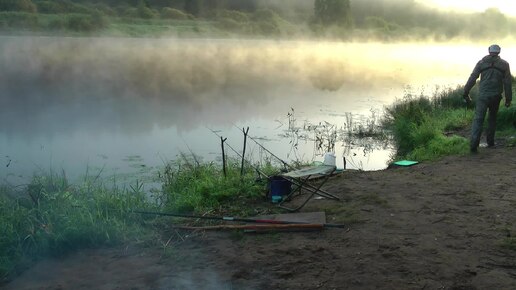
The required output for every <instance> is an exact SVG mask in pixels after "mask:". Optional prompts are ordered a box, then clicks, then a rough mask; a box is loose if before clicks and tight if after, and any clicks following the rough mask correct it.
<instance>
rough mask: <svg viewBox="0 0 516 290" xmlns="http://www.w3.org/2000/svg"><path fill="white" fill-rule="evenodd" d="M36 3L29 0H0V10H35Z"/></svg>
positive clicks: (33, 11) (32, 11)
mask: <svg viewBox="0 0 516 290" xmlns="http://www.w3.org/2000/svg"><path fill="white" fill-rule="evenodd" d="M36 10H37V9H36V5H34V3H32V1H31V0H2V1H0V11H22V12H30V13H35V12H36Z"/></svg>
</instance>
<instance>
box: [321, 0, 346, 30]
mask: <svg viewBox="0 0 516 290" xmlns="http://www.w3.org/2000/svg"><path fill="white" fill-rule="evenodd" d="M314 16H315V21H316V23H318V24H322V25H324V26H329V25H337V26H345V27H347V26H350V25H351V24H352V18H351V5H350V2H349V0H315V2H314Z"/></svg>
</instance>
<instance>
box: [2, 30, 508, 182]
mask: <svg viewBox="0 0 516 290" xmlns="http://www.w3.org/2000/svg"><path fill="white" fill-rule="evenodd" d="M487 45H488V44H485V45H483V44H482V45H479V44H471V43H470V44H466V43H464V44H452V43H448V44H444V43H396V44H387V43H374V42H366V43H357V42H354V43H344V42H332V41H278V40H244V39H241V40H213V39H203V40H200V39H128V38H127V39H126V38H68V37H1V38H0V67H1V68H2V73H1V74H0V86H1V87H2V90H1V91H0V154H1V158H2V159H1V160H0V162H3V164H4V165H5V166H1V167H0V175H1V176H10V177H9V179H12V178H14V177H15V176H16V180H17V179H23V178H25V177H27V176H30V175H31V173H32V172H33V171H34V170H36V169H37V170H38V171H39V170H41V169H48V168H53V169H54V170H60V169H64V170H65V171H66V172H67V173H68V174H69V175H70V176H77V175H80V174H84V172H85V171H86V168H87V167H88V166H91V167H96V168H104V167H106V168H109V169H112V170H118V169H120V170H125V169H131V168H132V169H135V168H136V169H137V171H138V170H140V169H142V168H143V169H149V170H150V169H152V168H153V167H154V166H158V165H160V164H163V162H165V160H170V159H174V158H175V156H176V155H177V154H178V152H190V151H191V152H193V153H196V154H199V155H201V156H204V157H206V158H208V159H213V158H215V157H216V156H219V155H220V153H219V152H218V151H219V148H220V144H219V143H220V140H219V138H218V137H217V136H215V135H214V134H212V132H210V130H208V128H209V129H213V130H216V131H217V132H219V134H221V135H223V136H224V137H228V144H231V145H232V146H234V147H235V148H240V146H241V140H242V136H241V135H242V133H241V132H240V130H239V128H242V127H246V126H249V127H250V129H251V130H250V134H251V136H254V137H265V138H266V139H267V140H268V141H264V142H265V145H266V146H267V147H269V148H273V151H274V153H275V154H277V155H279V156H281V157H282V158H284V159H289V158H292V157H295V158H301V159H304V160H315V159H317V158H319V159H320V158H321V156H316V155H315V151H314V145H313V144H312V143H310V142H309V141H308V140H304V141H299V140H292V139H288V138H287V139H283V137H281V136H285V130H286V129H287V127H288V126H289V124H290V122H291V121H292V119H295V122H296V126H298V127H301V128H302V127H303V126H305V125H306V124H317V123H319V122H329V123H330V124H333V125H335V126H336V128H338V129H340V128H343V127H345V126H346V124H347V123H349V119H348V118H349V116H353V118H354V121H353V122H354V123H355V124H357V123H358V122H360V121H362V120H365V118H367V117H368V116H370V115H371V110H376V112H377V115H376V116H377V117H378V116H379V115H380V114H381V111H382V110H383V108H384V107H385V106H388V105H389V104H392V103H393V102H394V100H395V99H397V98H402V97H403V96H404V95H405V94H406V93H412V94H417V95H419V94H427V95H428V94H431V93H432V92H433V91H435V90H436V89H437V88H438V87H441V88H443V87H449V86H451V87H454V86H456V85H459V84H463V83H464V82H465V81H466V79H467V77H468V76H469V73H470V72H471V70H472V68H473V66H474V64H475V63H476V62H477V61H478V59H480V58H481V57H482V56H484V55H485V51H486V47H487ZM500 45H501V46H502V57H504V58H506V59H507V60H509V61H510V62H511V61H512V60H511V58H510V57H511V56H512V55H516V51H515V50H514V48H512V47H510V46H507V45H504V43H500ZM291 110H294V112H295V115H294V116H292V117H289V116H288V114H289V113H291ZM290 137H293V136H290ZM294 137H295V136H294ZM298 141H299V143H300V144H299V146H298V147H297V148H296V152H293V150H294V149H293V146H294V145H293V144H294V143H296V145H297V142H298ZM292 142H294V143H292ZM353 144H355V145H353V146H351V147H350V146H349V144H344V143H342V144H341V143H339V145H338V147H337V148H336V149H335V150H336V153H337V156H338V159H337V160H338V165H339V166H342V163H343V162H342V157H346V158H348V166H352V167H353V168H360V169H365V170H374V169H381V168H384V167H385V166H386V162H387V161H388V160H389V158H390V154H391V153H392V148H380V150H378V151H374V152H373V151H371V148H370V147H368V146H369V145H370V144H366V143H364V144H362V143H359V142H353ZM253 151H254V152H255V153H256V152H257V149H256V146H254V148H253V147H251V148H249V151H248V152H253ZM319 153H320V152H319ZM124 168H125V169H124ZM105 172H112V171H109V170H108V169H106V170H105ZM118 172H120V171H118ZM11 181H12V180H11ZM13 182H14V183H16V182H15V181H13Z"/></svg>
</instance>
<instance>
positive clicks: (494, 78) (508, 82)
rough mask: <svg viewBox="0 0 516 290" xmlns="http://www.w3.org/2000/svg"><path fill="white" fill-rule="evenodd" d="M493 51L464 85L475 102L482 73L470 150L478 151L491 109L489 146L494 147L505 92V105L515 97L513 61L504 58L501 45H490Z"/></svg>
mask: <svg viewBox="0 0 516 290" xmlns="http://www.w3.org/2000/svg"><path fill="white" fill-rule="evenodd" d="M488 50H489V55H487V56H485V57H484V58H482V59H481V60H480V61H479V62H478V63H477V65H476V66H475V69H473V72H472V73H471V76H470V77H469V79H468V82H467V83H466V86H464V99H465V100H466V102H467V103H470V102H471V97H470V96H469V91H470V90H471V88H473V86H474V85H475V83H476V81H477V79H478V77H479V76H480V87H479V88H478V99H477V102H476V108H475V117H474V118H473V125H472V128H471V141H470V145H469V146H470V147H469V148H470V151H471V152H472V153H476V152H477V148H478V145H479V143H480V135H481V134H482V125H483V123H484V117H485V115H486V112H487V111H488V110H489V115H488V117H487V123H488V126H487V132H486V135H487V146H488V147H494V146H495V143H494V137H495V130H496V114H497V113H498V108H499V107H500V101H501V100H502V92H505V106H506V107H509V106H510V105H511V101H512V76H511V70H510V68H509V63H508V62H506V61H505V60H503V59H501V58H500V56H499V54H500V50H501V49H500V46H498V45H496V44H493V45H491V46H490V47H489V49H488Z"/></svg>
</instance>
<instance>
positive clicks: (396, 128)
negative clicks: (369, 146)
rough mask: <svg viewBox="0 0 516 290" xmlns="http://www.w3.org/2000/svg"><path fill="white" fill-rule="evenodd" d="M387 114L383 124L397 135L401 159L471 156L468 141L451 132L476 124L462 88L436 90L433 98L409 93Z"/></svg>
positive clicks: (395, 136)
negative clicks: (468, 108)
mask: <svg viewBox="0 0 516 290" xmlns="http://www.w3.org/2000/svg"><path fill="white" fill-rule="evenodd" d="M385 111H386V113H385V117H384V121H383V124H384V126H385V127H387V128H389V129H390V130H391V131H392V133H393V135H394V139H395V141H396V144H397V155H398V156H399V157H407V158H411V159H416V160H421V161H422V160H432V159H436V158H439V157H441V156H445V155H450V154H464V153H466V152H467V149H468V147H467V144H468V141H467V139H466V138H464V137H461V136H459V135H458V134H456V132H451V133H450V132H449V131H457V130H458V129H461V128H464V127H466V126H467V125H468V124H469V123H470V122H471V120H472V116H473V112H472V111H471V110H469V111H468V110H467V109H466V107H465V104H464V103H463V100H462V88H456V89H445V90H436V91H435V92H434V94H433V96H431V97H428V96H425V95H423V94H420V95H418V96H414V95H412V94H410V93H407V94H406V95H405V97H404V98H403V99H401V100H399V101H397V102H395V103H394V104H393V105H391V106H390V107H388V108H386V110H385ZM445 133H446V134H445Z"/></svg>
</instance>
